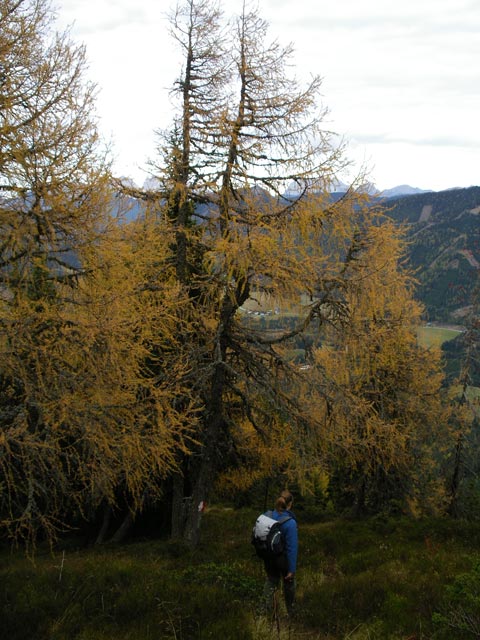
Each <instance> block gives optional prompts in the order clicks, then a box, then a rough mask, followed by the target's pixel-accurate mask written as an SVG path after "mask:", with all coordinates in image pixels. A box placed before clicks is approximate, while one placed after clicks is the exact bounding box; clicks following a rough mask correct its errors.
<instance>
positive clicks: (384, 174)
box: [55, 0, 480, 190]
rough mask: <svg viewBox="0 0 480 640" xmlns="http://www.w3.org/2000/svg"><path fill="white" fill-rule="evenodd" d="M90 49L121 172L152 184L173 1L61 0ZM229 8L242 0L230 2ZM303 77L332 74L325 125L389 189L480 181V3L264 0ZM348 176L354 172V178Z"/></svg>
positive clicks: (163, 123)
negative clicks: (149, 162)
mask: <svg viewBox="0 0 480 640" xmlns="http://www.w3.org/2000/svg"><path fill="white" fill-rule="evenodd" d="M55 2H56V4H57V8H58V19H59V22H58V27H59V28H60V29H61V30H63V28H64V27H65V26H66V25H73V27H72V37H73V39H74V40H75V41H76V42H79V43H84V44H85V45H86V47H87V57H88V60H89V69H88V78H89V79H90V80H92V81H93V82H95V83H96V84H97V85H98V88H99V91H100V92H99V96H98V100H97V111H98V114H99V116H100V122H101V131H102V133H103V135H104V136H105V137H106V138H108V139H111V140H112V141H113V143H114V150H115V157H116V160H115V172H116V173H117V175H124V176H130V177H132V178H133V179H134V180H135V181H136V182H137V183H138V184H140V185H141V184H142V183H143V181H144V179H145V178H146V177H147V173H146V169H145V167H146V161H147V159H148V158H151V157H154V156H155V136H154V133H153V132H154V130H155V129H159V128H166V127H168V126H169V124H170V122H171V116H172V108H171V104H170V102H169V99H168V91H169V88H170V87H171V85H172V83H173V81H174V80H175V78H176V77H177V76H178V73H179V64H178V63H179V59H178V55H177V51H176V48H175V44H174V43H173V41H172V40H171V38H170V36H169V35H168V24H167V20H166V13H167V12H168V10H169V9H170V8H171V7H172V6H173V4H174V2H170V1H169V0H55ZM223 6H224V9H225V13H226V14H227V15H232V14H235V13H236V12H237V13H238V11H240V9H241V6H242V0H224V2H223ZM258 6H259V9H260V12H261V14H262V16H263V17H264V18H265V19H266V20H268V22H269V23H270V35H271V37H272V38H277V39H278V40H279V41H280V42H281V43H283V44H288V43H289V42H292V43H293V44H294V47H295V57H294V63H295V65H296V71H295V73H296V74H297V76H298V77H299V78H303V77H304V78H307V77H309V75H311V74H314V75H317V74H318V75H320V76H322V78H323V87H322V94H323V102H324V105H325V106H327V107H328V108H329V109H330V113H329V116H328V122H327V123H326V127H327V128H328V129H330V130H333V131H335V132H336V133H338V134H339V135H340V136H343V137H344V138H345V139H346V140H347V142H348V145H349V146H348V154H347V155H348V157H350V158H351V159H352V160H353V161H354V163H355V166H356V167H357V168H358V167H359V166H360V165H361V164H366V165H367V167H368V169H369V171H370V180H371V181H372V182H374V183H375V184H376V185H377V187H378V188H379V189H388V188H391V187H394V186H396V185H401V184H409V185H411V186H413V187H419V188H422V189H433V190H441V189H448V188H451V187H456V186H459V187H468V186H471V185H480V123H479V118H480V0H296V1H293V0H258ZM347 177H348V176H347Z"/></svg>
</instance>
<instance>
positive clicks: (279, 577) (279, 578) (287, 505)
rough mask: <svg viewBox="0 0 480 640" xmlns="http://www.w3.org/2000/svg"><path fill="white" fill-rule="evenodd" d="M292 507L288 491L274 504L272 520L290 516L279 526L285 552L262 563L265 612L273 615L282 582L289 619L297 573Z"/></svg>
mask: <svg viewBox="0 0 480 640" xmlns="http://www.w3.org/2000/svg"><path fill="white" fill-rule="evenodd" d="M292 506H293V496H292V494H291V493H290V491H282V493H281V494H280V496H279V497H278V498H277V500H276V502H275V510H274V511H273V514H272V518H274V519H275V520H281V519H282V518H285V516H290V519H289V520H287V521H286V522H284V523H282V524H281V525H280V528H281V530H282V533H283V536H284V540H285V551H284V553H283V554H282V555H281V556H278V557H277V558H273V559H266V560H265V561H264V562H265V572H266V574H267V578H266V580H265V587H264V597H265V601H266V604H267V610H268V611H269V612H270V613H273V611H274V603H275V594H276V591H277V590H278V588H279V587H280V583H281V582H282V583H283V594H284V597H285V605H286V607H287V613H288V615H289V616H290V617H291V616H292V614H293V605H294V602H295V573H296V571H297V555H298V532H297V521H296V519H295V516H294V514H293V512H292V511H291V509H292Z"/></svg>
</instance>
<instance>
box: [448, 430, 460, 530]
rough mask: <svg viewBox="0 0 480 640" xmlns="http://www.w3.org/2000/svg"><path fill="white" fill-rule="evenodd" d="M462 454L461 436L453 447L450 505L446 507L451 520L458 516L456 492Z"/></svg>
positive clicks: (458, 483) (458, 485)
mask: <svg viewBox="0 0 480 640" xmlns="http://www.w3.org/2000/svg"><path fill="white" fill-rule="evenodd" d="M462 454H463V436H462V435H460V436H459V438H458V440H457V445H456V447H455V464H454V467H453V474H452V481H451V483H450V504H449V506H448V513H449V515H451V516H452V517H453V518H456V517H457V516H458V491H459V489H460V479H461V469H462Z"/></svg>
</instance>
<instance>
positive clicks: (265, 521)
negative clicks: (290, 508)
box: [252, 511, 292, 560]
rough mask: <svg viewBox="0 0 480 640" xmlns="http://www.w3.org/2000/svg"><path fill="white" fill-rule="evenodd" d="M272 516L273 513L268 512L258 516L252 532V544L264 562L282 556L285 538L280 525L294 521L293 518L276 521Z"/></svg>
mask: <svg viewBox="0 0 480 640" xmlns="http://www.w3.org/2000/svg"><path fill="white" fill-rule="evenodd" d="M272 515H273V512H272V511H267V512H266V513H262V514H261V515H260V516H258V518H257V520H256V522H255V526H254V527H253V532H252V544H253V546H254V547H255V551H256V553H257V555H258V556H259V557H260V558H262V559H264V560H265V559H269V558H278V556H281V555H282V553H283V552H284V550H285V538H284V535H283V533H282V530H281V527H280V525H281V524H283V523H284V522H287V520H291V519H292V516H285V517H283V518H280V520H275V518H272Z"/></svg>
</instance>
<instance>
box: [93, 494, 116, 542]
mask: <svg viewBox="0 0 480 640" xmlns="http://www.w3.org/2000/svg"><path fill="white" fill-rule="evenodd" d="M111 519H112V507H111V506H110V505H109V504H108V503H106V504H105V507H104V509H103V516H102V526H101V528H100V531H99V532H98V536H97V539H96V540H95V544H103V543H104V542H105V540H106V539H107V534H108V529H109V527H110V522H111Z"/></svg>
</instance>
